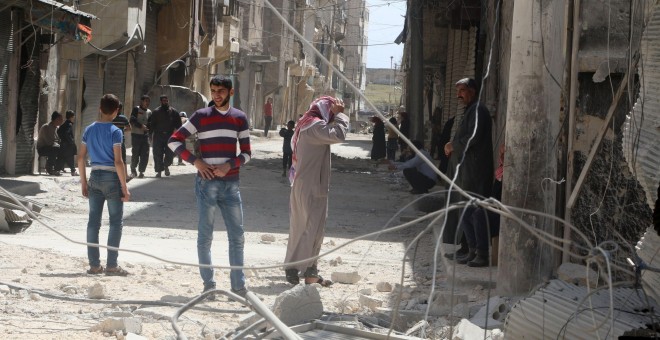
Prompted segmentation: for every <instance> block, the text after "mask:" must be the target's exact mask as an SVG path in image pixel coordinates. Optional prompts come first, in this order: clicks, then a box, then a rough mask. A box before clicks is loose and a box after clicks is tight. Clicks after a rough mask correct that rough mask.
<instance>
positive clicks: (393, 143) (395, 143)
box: [387, 117, 399, 161]
mask: <svg viewBox="0 0 660 340" xmlns="http://www.w3.org/2000/svg"><path fill="white" fill-rule="evenodd" d="M390 123H391V124H392V125H394V126H398V125H397V122H396V118H394V117H391V118H390ZM397 148H399V135H397V134H396V130H395V129H394V128H391V127H389V126H388V127H387V160H388V161H394V160H395V159H396V149H397Z"/></svg>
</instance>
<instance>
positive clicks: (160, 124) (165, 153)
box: [149, 95, 181, 178]
mask: <svg viewBox="0 0 660 340" xmlns="http://www.w3.org/2000/svg"><path fill="white" fill-rule="evenodd" d="M180 127H181V116H180V115H179V112H177V111H176V110H175V109H174V108H173V107H171V106H170V100H169V98H167V95H161V96H160V106H159V107H158V108H157V109H155V110H154V112H153V113H152V114H151V121H150V122H149V129H150V132H151V133H152V135H153V137H152V138H153V149H154V170H155V171H156V177H157V178H160V177H161V175H160V173H161V172H163V171H165V176H169V175H170V165H172V161H173V160H174V153H173V152H172V150H170V149H169V148H168V147H167V141H168V139H169V138H170V136H171V135H172V133H173V132H174V130H176V129H178V128H180Z"/></svg>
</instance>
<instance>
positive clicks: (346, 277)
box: [330, 272, 361, 284]
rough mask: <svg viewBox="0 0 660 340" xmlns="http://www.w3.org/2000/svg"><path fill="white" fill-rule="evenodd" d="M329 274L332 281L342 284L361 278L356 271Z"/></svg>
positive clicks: (354, 281)
mask: <svg viewBox="0 0 660 340" xmlns="http://www.w3.org/2000/svg"><path fill="white" fill-rule="evenodd" d="M330 276H331V278H332V281H334V282H338V283H344V284H354V283H357V282H358V281H360V279H361V277H360V275H359V274H358V272H333V273H332V274H331V275H330Z"/></svg>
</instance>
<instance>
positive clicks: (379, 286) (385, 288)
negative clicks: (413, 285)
mask: <svg viewBox="0 0 660 340" xmlns="http://www.w3.org/2000/svg"><path fill="white" fill-rule="evenodd" d="M376 290H377V291H379V292H391V291H392V285H391V284H390V283H389V282H382V281H381V282H378V283H376Z"/></svg>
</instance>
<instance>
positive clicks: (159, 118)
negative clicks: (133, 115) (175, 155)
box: [149, 106, 182, 138]
mask: <svg viewBox="0 0 660 340" xmlns="http://www.w3.org/2000/svg"><path fill="white" fill-rule="evenodd" d="M181 125H182V124H181V116H180V115H179V112H178V111H177V110H175V109H174V108H173V107H171V106H170V107H169V108H167V109H163V107H162V106H159V107H158V108H157V109H155V110H154V111H153V112H152V113H151V117H149V132H150V133H152V134H154V135H167V137H168V138H169V136H171V135H172V133H174V131H175V130H176V129H178V128H180V127H181Z"/></svg>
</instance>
